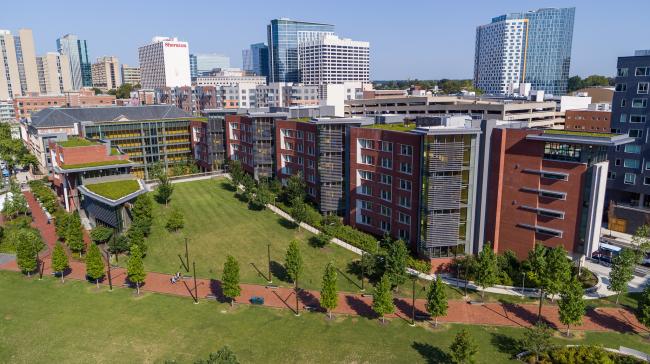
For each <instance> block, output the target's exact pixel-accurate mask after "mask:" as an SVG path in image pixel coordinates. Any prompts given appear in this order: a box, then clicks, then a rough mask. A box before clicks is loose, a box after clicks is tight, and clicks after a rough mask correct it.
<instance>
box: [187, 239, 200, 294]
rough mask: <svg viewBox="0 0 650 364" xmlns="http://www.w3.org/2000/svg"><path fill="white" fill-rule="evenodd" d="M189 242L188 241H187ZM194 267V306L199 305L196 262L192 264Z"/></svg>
mask: <svg viewBox="0 0 650 364" xmlns="http://www.w3.org/2000/svg"><path fill="white" fill-rule="evenodd" d="M185 241H187V240H185ZM192 266H193V268H194V304H198V303H199V291H198V289H197V286H196V262H192Z"/></svg>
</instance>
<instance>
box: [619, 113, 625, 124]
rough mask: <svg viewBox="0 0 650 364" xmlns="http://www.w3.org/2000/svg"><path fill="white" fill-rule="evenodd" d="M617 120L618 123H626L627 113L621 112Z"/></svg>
mask: <svg viewBox="0 0 650 364" xmlns="http://www.w3.org/2000/svg"><path fill="white" fill-rule="evenodd" d="M618 122H619V123H627V114H621V115H620V116H619V117H618Z"/></svg>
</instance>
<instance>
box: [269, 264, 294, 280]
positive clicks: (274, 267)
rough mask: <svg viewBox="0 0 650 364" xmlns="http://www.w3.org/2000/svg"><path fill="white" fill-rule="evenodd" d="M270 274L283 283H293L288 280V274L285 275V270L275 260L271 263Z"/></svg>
mask: <svg viewBox="0 0 650 364" xmlns="http://www.w3.org/2000/svg"><path fill="white" fill-rule="evenodd" d="M271 274H273V276H275V277H276V278H277V279H279V280H281V281H283V282H287V283H293V282H292V281H291V278H289V274H288V273H287V270H286V268H284V265H282V264H280V263H278V262H276V261H275V260H272V261H271Z"/></svg>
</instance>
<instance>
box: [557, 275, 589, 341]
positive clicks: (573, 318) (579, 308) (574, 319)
mask: <svg viewBox="0 0 650 364" xmlns="http://www.w3.org/2000/svg"><path fill="white" fill-rule="evenodd" d="M583 294H584V290H583V289H582V284H580V282H579V281H578V278H576V277H575V276H574V277H573V278H571V281H570V282H569V283H567V284H566V285H565V286H564V289H563V290H562V292H561V293H560V297H561V298H560V301H559V302H558V306H559V311H560V322H561V323H563V324H565V325H566V335H567V336H569V327H570V325H579V324H580V323H582V317H583V316H584V315H585V312H586V303H585V300H583V299H582V295H583Z"/></svg>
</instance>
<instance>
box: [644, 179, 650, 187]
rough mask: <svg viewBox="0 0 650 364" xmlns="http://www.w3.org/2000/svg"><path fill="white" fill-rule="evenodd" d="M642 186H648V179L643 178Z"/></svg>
mask: <svg viewBox="0 0 650 364" xmlns="http://www.w3.org/2000/svg"><path fill="white" fill-rule="evenodd" d="M643 184H644V185H646V186H647V185H650V177H644V178H643Z"/></svg>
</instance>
